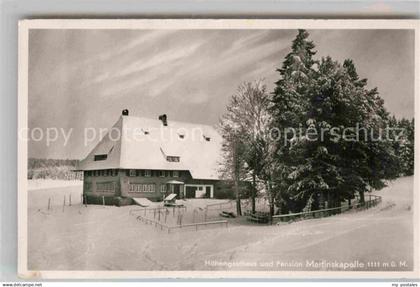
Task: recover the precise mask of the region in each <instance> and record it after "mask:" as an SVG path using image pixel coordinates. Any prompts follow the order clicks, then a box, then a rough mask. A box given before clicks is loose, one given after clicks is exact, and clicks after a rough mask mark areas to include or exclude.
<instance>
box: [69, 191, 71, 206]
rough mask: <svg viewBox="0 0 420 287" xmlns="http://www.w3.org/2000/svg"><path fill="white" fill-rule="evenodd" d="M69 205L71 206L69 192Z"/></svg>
mask: <svg viewBox="0 0 420 287" xmlns="http://www.w3.org/2000/svg"><path fill="white" fill-rule="evenodd" d="M69 206H71V193H70V195H69Z"/></svg>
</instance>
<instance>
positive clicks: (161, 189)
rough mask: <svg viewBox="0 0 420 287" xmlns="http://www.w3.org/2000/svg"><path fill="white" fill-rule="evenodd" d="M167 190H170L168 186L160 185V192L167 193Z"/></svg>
mask: <svg viewBox="0 0 420 287" xmlns="http://www.w3.org/2000/svg"><path fill="white" fill-rule="evenodd" d="M167 190H168V187H167V186H166V184H161V185H160V192H162V193H166V191H167Z"/></svg>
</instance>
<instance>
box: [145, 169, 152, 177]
mask: <svg viewBox="0 0 420 287" xmlns="http://www.w3.org/2000/svg"><path fill="white" fill-rule="evenodd" d="M144 176H146V177H151V176H152V171H150V170H145V171H144Z"/></svg>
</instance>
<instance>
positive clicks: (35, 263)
mask: <svg viewBox="0 0 420 287" xmlns="http://www.w3.org/2000/svg"><path fill="white" fill-rule="evenodd" d="M419 23H420V22H419V21H416V20H204V19H201V20H187V19H184V20H163V19H162V20H159V19H154V20H80V19H79V20H76V19H73V20H23V21H21V22H20V23H19V95H18V102H19V106H18V109H19V110H18V125H19V127H18V131H17V132H18V151H19V153H18V160H19V161H18V163H19V168H18V181H19V182H18V188H19V190H18V202H19V206H18V210H19V214H18V220H19V236H18V238H19V244H18V246H19V250H18V251H19V274H20V276H22V277H24V278H418V277H419V248H418V246H419V241H418V239H419V220H418V217H419V198H418V190H419V176H418V165H417V164H418V157H419V155H418V153H415V150H416V146H417V151H418V139H419V138H418V136H416V132H415V129H418V123H419V122H418V119H416V118H415V115H417V113H416V110H417V112H418V110H419V101H418V97H419V43H420V42H419ZM416 140H417V141H416ZM415 157H416V158H417V161H416V160H415ZM415 191H417V192H415Z"/></svg>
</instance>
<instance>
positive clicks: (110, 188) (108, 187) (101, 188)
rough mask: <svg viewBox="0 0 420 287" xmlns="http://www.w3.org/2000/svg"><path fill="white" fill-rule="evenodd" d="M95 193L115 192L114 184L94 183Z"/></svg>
mask: <svg viewBox="0 0 420 287" xmlns="http://www.w3.org/2000/svg"><path fill="white" fill-rule="evenodd" d="M96 192H115V183H114V182H98V183H96Z"/></svg>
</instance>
